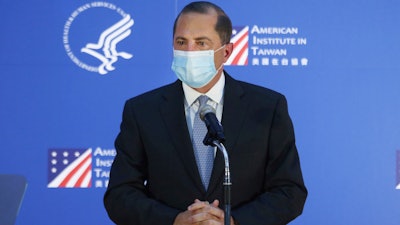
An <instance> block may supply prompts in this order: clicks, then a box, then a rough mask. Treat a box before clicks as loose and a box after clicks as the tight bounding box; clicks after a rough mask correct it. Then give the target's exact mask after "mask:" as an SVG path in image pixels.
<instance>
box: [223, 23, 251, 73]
mask: <svg viewBox="0 0 400 225" xmlns="http://www.w3.org/2000/svg"><path fill="white" fill-rule="evenodd" d="M231 42H232V43H233V52H232V55H231V56H230V57H229V59H228V61H227V62H226V63H225V65H232V66H245V65H247V64H248V61H249V60H248V58H249V26H245V27H233V30H232V38H231Z"/></svg>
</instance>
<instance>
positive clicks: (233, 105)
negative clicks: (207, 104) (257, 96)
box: [208, 72, 248, 192]
mask: <svg viewBox="0 0 400 225" xmlns="http://www.w3.org/2000/svg"><path fill="white" fill-rule="evenodd" d="M243 97H244V91H243V89H242V88H241V86H240V85H239V84H238V82H237V81H235V80H234V79H233V78H232V77H230V76H229V75H228V74H227V73H226V72H225V90H224V109H223V113H222V121H221V124H222V126H223V128H224V134H225V138H226V141H225V143H224V146H225V148H226V150H227V152H228V155H230V153H232V152H233V151H234V147H235V144H236V141H237V140H238V136H239V132H238V131H239V130H240V128H241V127H242V124H243V120H244V118H245V114H246V109H247V108H248V107H247V104H248V103H247V102H246V101H244V98H243ZM224 169H225V161H224V158H223V154H222V153H221V151H219V150H218V151H217V155H216V157H215V161H214V168H213V172H212V175H211V180H210V186H209V189H208V192H212V191H213V190H214V189H215V188H217V187H218V186H219V185H222V184H221V183H218V181H220V180H221V178H223V176H224Z"/></svg>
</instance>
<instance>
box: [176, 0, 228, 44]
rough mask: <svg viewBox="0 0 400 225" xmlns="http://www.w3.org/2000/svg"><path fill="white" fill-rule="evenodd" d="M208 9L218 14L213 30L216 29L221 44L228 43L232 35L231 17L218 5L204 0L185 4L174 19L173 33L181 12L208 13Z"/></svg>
mask: <svg viewBox="0 0 400 225" xmlns="http://www.w3.org/2000/svg"><path fill="white" fill-rule="evenodd" d="M210 9H214V10H215V11H216V12H217V15H218V19H217V23H216V24H215V31H217V33H218V35H219V38H220V39H221V44H228V43H229V42H230V40H231V36H232V22H231V19H230V18H229V17H228V15H227V14H226V13H225V12H224V10H222V9H221V8H220V7H219V6H217V5H215V4H213V3H211V2H206V1H199V2H192V3H189V4H188V5H186V6H185V7H184V8H183V9H182V11H181V12H180V13H179V15H178V16H177V17H176V19H175V22H174V30H173V34H174V35H175V29H176V24H177V22H178V19H179V17H180V16H181V15H182V14H185V13H191V12H195V13H200V14H208V13H209V12H210Z"/></svg>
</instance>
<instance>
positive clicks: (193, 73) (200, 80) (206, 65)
mask: <svg viewBox="0 0 400 225" xmlns="http://www.w3.org/2000/svg"><path fill="white" fill-rule="evenodd" d="M224 46H225V45H223V46H221V47H220V48H219V49H217V50H215V51H214V50H205V51H204V50H203V51H180V50H175V49H174V59H173V61H172V66H171V69H172V70H173V71H174V72H175V74H176V76H177V77H178V79H179V80H181V81H182V82H183V83H185V84H187V85H188V86H190V87H193V88H201V87H204V86H205V85H206V84H208V83H209V82H210V81H211V80H212V79H213V78H214V77H215V75H217V71H218V70H219V69H221V68H222V64H221V66H220V67H219V68H218V69H215V63H214V53H215V52H217V51H219V50H221V49H222V48H223V47H224Z"/></svg>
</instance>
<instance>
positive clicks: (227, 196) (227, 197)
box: [213, 140, 232, 225]
mask: <svg viewBox="0 0 400 225" xmlns="http://www.w3.org/2000/svg"><path fill="white" fill-rule="evenodd" d="M213 144H214V145H215V146H217V148H218V149H219V150H220V151H222V153H223V155H224V161H225V176H224V177H225V178H224V183H223V184H224V201H225V225H230V224H231V186H232V183H231V173H230V170H229V158H228V152H227V151H226V149H225V146H224V145H223V144H222V143H221V142H219V141H218V140H214V141H213Z"/></svg>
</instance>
